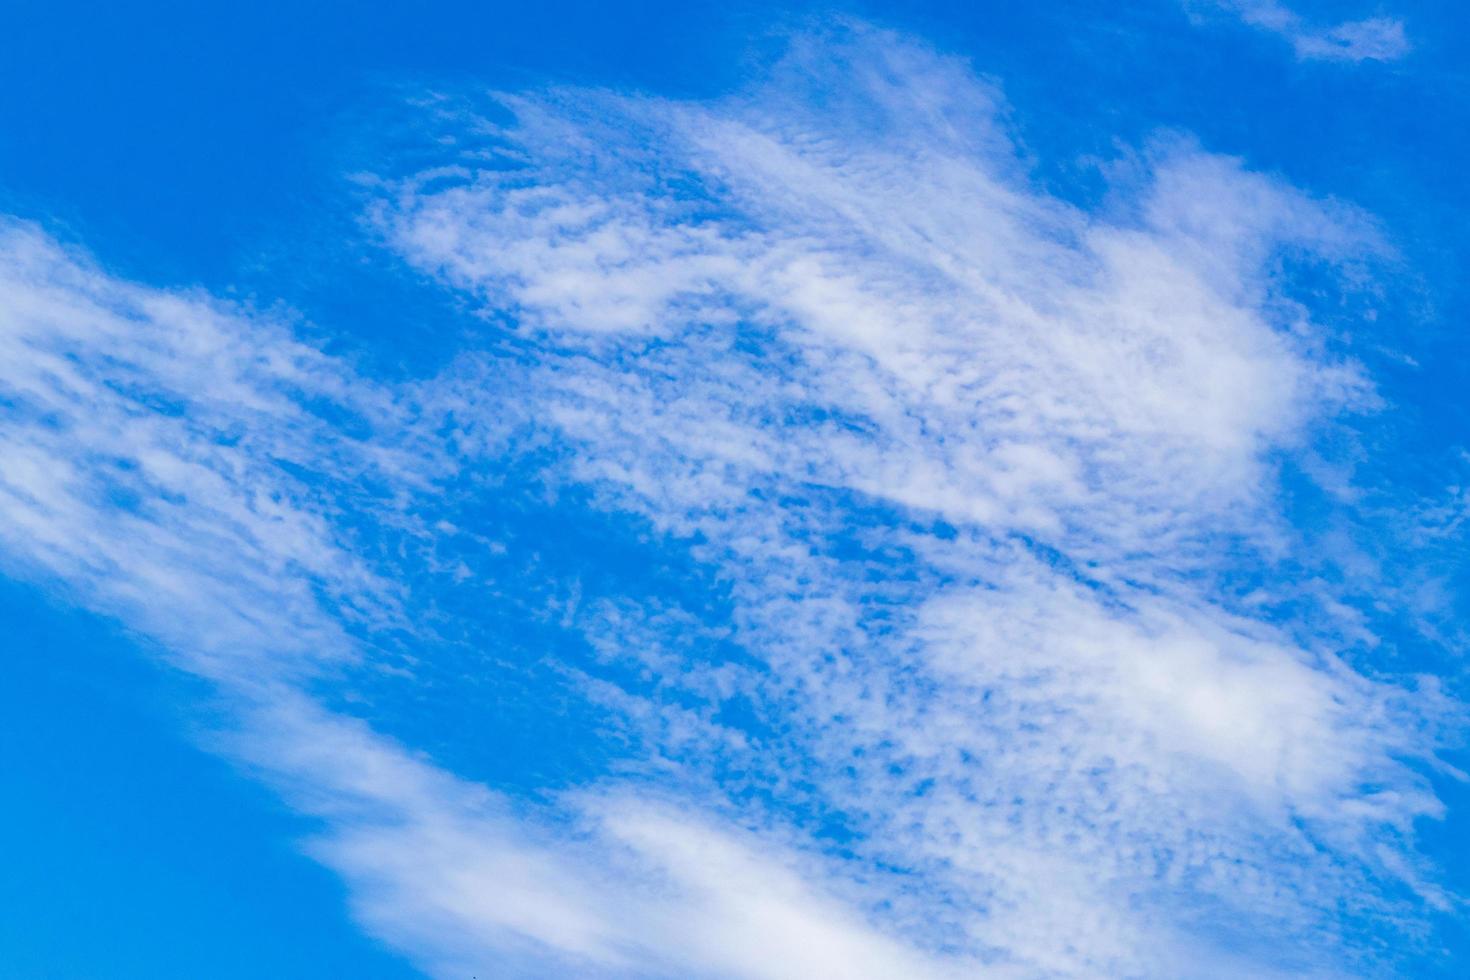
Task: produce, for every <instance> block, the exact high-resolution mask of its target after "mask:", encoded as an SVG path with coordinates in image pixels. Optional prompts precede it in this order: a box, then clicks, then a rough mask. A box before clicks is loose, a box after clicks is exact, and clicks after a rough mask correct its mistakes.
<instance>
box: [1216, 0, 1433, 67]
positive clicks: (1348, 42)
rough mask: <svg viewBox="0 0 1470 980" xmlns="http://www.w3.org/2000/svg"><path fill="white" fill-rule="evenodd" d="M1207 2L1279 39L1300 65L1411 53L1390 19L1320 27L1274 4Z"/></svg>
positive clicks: (1262, 0) (1398, 24)
mask: <svg viewBox="0 0 1470 980" xmlns="http://www.w3.org/2000/svg"><path fill="white" fill-rule="evenodd" d="M1208 2H1209V4H1210V5H1212V6H1214V7H1216V8H1218V9H1223V10H1226V11H1229V12H1230V13H1232V14H1234V15H1235V16H1237V17H1239V18H1240V19H1241V21H1243V22H1244V23H1246V24H1249V25H1250V26H1251V27H1254V28H1257V29H1259V30H1263V31H1267V32H1268V33H1271V34H1275V35H1277V36H1279V37H1281V38H1282V39H1283V40H1285V41H1287V42H1289V43H1290V44H1291V46H1292V49H1293V50H1294V51H1295V52H1296V56H1297V57H1298V58H1300V59H1302V60H1304V61H1345V62H1361V61H1395V60H1397V59H1399V58H1403V57H1404V56H1406V55H1408V54H1409V52H1410V51H1411V50H1412V45H1411V44H1410V43H1409V38H1408V34H1407V33H1406V32H1405V30H1404V25H1403V22H1402V21H1400V20H1397V19H1395V18H1392V17H1368V18H1365V19H1363V20H1347V21H1342V22H1341V23H1338V24H1333V25H1331V26H1327V27H1320V26H1316V25H1313V24H1311V23H1310V22H1308V21H1307V20H1306V18H1304V17H1302V16H1301V15H1300V14H1298V13H1297V12H1296V11H1294V10H1292V9H1291V8H1290V7H1287V6H1285V5H1284V4H1281V3H1278V2H1276V0H1208ZM1191 6H1196V5H1194V4H1192V5H1191Z"/></svg>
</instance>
